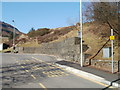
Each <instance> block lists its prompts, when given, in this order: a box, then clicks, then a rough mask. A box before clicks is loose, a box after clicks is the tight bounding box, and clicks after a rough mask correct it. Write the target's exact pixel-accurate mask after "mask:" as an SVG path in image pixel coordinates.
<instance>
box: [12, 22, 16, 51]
mask: <svg viewBox="0 0 120 90" xmlns="http://www.w3.org/2000/svg"><path fill="white" fill-rule="evenodd" d="M12 22H13V23H14V31H13V50H15V21H14V20H12Z"/></svg>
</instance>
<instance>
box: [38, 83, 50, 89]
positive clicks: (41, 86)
mask: <svg viewBox="0 0 120 90" xmlns="http://www.w3.org/2000/svg"><path fill="white" fill-rule="evenodd" d="M39 85H40V86H41V87H42V88H44V90H48V89H47V88H46V87H45V86H44V85H43V84H42V83H39Z"/></svg>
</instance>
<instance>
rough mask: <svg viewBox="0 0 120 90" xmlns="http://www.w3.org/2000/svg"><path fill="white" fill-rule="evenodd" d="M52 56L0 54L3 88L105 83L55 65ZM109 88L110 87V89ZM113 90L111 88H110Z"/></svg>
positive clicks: (61, 86)
mask: <svg viewBox="0 0 120 90" xmlns="http://www.w3.org/2000/svg"><path fill="white" fill-rule="evenodd" d="M56 61H57V60H56V59H55V58H54V57H52V56H47V55H37V54H36V55H35V54H10V53H9V54H5V53H4V54H2V63H1V65H2V68H1V69H2V71H1V72H0V73H1V74H2V87H3V88H44V90H49V88H100V89H99V90H102V89H103V88H105V87H107V85H104V84H100V83H98V82H94V81H90V80H87V79H85V78H82V77H80V76H77V75H74V74H72V73H69V72H67V71H65V70H64V69H62V68H60V67H58V66H56V65H55V64H54V63H55V62H56ZM110 90H111V89H110ZM112 90H113V89H112Z"/></svg>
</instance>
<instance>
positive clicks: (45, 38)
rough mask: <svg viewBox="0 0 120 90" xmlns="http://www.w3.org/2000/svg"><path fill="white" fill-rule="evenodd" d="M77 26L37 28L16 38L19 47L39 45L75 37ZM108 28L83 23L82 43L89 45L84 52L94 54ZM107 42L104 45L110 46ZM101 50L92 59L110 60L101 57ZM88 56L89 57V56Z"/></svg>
mask: <svg viewBox="0 0 120 90" xmlns="http://www.w3.org/2000/svg"><path fill="white" fill-rule="evenodd" d="M78 30H79V26H77V27H76V26H68V27H61V28H55V29H46V28H43V29H38V30H35V31H32V32H30V33H28V34H27V35H25V37H23V38H18V39H16V42H18V46H20V47H39V46H40V44H41V43H53V42H59V41H62V40H64V39H66V38H71V37H77V36H78ZM109 36H110V28H109V26H108V25H107V24H103V25H99V24H97V23H96V22H90V23H85V24H83V40H84V44H87V45H88V46H89V49H88V50H87V51H86V52H85V53H86V54H90V55H92V56H93V55H94V54H96V53H97V51H98V50H99V49H100V48H101V47H102V46H103V45H104V43H105V42H106V41H107V40H108V39H109ZM116 42H117V39H116V40H115V43H114V45H115V47H114V52H115V54H114V56H115V60H118V47H117V43H116ZM110 43H111V42H108V43H107V45H106V46H105V47H110V45H111V44H110ZM102 53H103V52H102V51H100V53H99V54H98V55H97V56H96V57H95V58H94V59H105V60H111V58H103V56H102ZM89 58H90V57H89Z"/></svg>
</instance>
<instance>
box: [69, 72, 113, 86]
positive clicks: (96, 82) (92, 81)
mask: <svg viewBox="0 0 120 90" xmlns="http://www.w3.org/2000/svg"><path fill="white" fill-rule="evenodd" d="M70 73H71V72H70ZM71 74H74V75H76V76H79V77H81V78H84V79H86V80H89V81H92V82H94V83H97V84H99V85H102V86H105V87H108V86H109V85H106V84H103V83H101V82H98V81H95V80H92V79H90V78H86V77H84V76H81V75H79V74H75V73H71ZM110 88H114V87H112V86H110Z"/></svg>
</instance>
